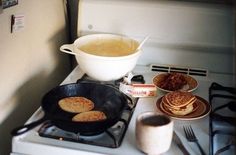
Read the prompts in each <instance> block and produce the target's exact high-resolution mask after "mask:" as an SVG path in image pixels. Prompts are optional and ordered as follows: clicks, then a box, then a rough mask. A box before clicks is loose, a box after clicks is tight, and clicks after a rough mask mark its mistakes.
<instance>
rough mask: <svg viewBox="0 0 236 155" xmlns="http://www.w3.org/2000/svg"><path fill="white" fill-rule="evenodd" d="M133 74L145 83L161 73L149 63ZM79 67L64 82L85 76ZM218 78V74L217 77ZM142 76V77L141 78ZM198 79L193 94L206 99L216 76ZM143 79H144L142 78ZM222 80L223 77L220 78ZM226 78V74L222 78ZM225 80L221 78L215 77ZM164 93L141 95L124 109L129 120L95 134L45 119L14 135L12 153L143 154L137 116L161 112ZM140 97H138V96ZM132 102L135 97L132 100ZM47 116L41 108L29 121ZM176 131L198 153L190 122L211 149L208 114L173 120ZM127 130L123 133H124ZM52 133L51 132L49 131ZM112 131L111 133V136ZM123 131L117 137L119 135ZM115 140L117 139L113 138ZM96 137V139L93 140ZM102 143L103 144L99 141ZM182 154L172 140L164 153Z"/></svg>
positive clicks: (74, 154) (202, 142) (204, 146)
mask: <svg viewBox="0 0 236 155" xmlns="http://www.w3.org/2000/svg"><path fill="white" fill-rule="evenodd" d="M133 73H134V75H143V77H144V78H143V79H145V83H152V78H153V77H154V76H155V75H156V74H157V73H158V72H156V71H152V70H151V69H150V66H136V67H135V69H134V70H133ZM83 75H84V73H82V72H81V71H80V69H79V67H76V68H75V69H74V71H73V72H72V73H71V74H69V76H68V77H67V78H66V79H65V80H64V81H63V83H62V85H63V84H69V83H75V82H77V80H78V79H81V78H82V77H83ZM214 77H217V76H214ZM139 78H140V77H139ZM195 78H196V80H197V81H198V83H199V86H198V88H197V90H195V91H194V92H193V93H194V94H196V95H198V96H201V97H202V98H204V99H206V100H207V99H208V97H209V96H208V94H209V87H210V86H211V83H212V81H213V79H211V75H209V77H205V76H196V77H195ZM141 79H142V78H141ZM218 79H220V78H218ZM223 79H225V77H224V78H223ZM216 81H222V80H216ZM162 95H164V93H163V92H161V91H158V92H157V97H145V98H139V99H138V100H136V101H135V102H132V104H130V105H133V106H131V109H132V110H131V112H128V113H127V112H124V114H123V116H122V118H125V119H126V120H127V122H128V125H127V126H126V123H124V122H123V121H119V122H118V123H117V124H116V125H114V126H113V127H111V128H110V129H108V130H107V131H106V132H104V133H102V134H99V135H96V136H89V137H87V136H81V135H79V134H77V133H67V132H64V131H61V130H60V129H58V128H56V127H54V126H52V125H51V124H50V122H46V123H45V124H42V125H40V126H38V127H36V128H34V129H33V130H31V131H28V132H27V133H25V134H23V135H20V136H17V137H14V138H13V141H12V144H13V145H12V155H13V154H34V155H41V154H58V155H60V154H70V155H77V154H86V155H88V154H90V155H94V154H100V155H101V154H113V155H119V154H134V155H142V154H143V153H142V152H141V151H139V150H138V149H137V147H136V142H135V121H136V117H137V116H138V115H139V114H140V113H142V112H146V111H157V112H160V111H159V110H158V109H157V107H156V106H155V105H156V104H155V103H156V101H157V100H158V98H159V97H161V96H162ZM136 99H137V98H136ZM132 101H133V99H132ZM43 115H44V113H43V111H42V110H41V108H39V109H38V110H37V111H36V112H35V113H34V115H33V116H32V117H31V118H30V119H29V120H28V121H27V122H26V123H30V122H33V121H35V120H37V119H39V118H41V117H42V116H43ZM174 124H175V125H174V129H175V132H176V133H177V134H178V135H179V137H180V139H181V140H182V141H183V143H184V145H185V146H186V148H188V151H189V152H190V153H191V154H196V152H198V151H199V150H198V148H197V147H195V146H193V145H191V144H189V143H188V142H187V141H186V139H185V137H184V136H183V135H184V133H183V130H182V126H183V125H186V124H188V125H189V124H191V125H192V127H193V128H194V129H195V132H196V134H197V135H198V137H199V142H200V143H201V145H202V146H203V149H204V150H205V152H209V148H210V139H209V133H210V129H209V117H208V116H207V117H204V118H202V119H199V120H195V121H181V120H174ZM123 131H124V132H123ZM49 133H50V134H49ZM110 133H112V136H111V135H109V134H110ZM119 133H122V134H121V135H119V136H117V134H119ZM101 137H103V138H104V137H105V139H106V140H101V139H100V138H101ZM98 139H99V140H98ZM114 139H116V140H114ZM94 140H96V141H94ZM100 142H101V143H100ZM172 154H181V151H180V150H179V148H178V147H177V146H176V145H175V144H174V143H172V144H171V149H170V150H169V151H168V152H166V153H165V154H164V155H172Z"/></svg>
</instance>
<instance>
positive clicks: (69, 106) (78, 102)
mask: <svg viewBox="0 0 236 155" xmlns="http://www.w3.org/2000/svg"><path fill="white" fill-rule="evenodd" d="M58 104H59V106H60V108H61V109H62V110H64V111H67V112H71V113H80V112H86V111H90V110H92V109H93V108H94V103H93V102H92V101H91V100H89V99H87V98H85V97H67V98H63V99H61V100H60V101H59V102H58Z"/></svg>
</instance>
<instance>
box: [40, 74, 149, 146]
mask: <svg viewBox="0 0 236 155" xmlns="http://www.w3.org/2000/svg"><path fill="white" fill-rule="evenodd" d="M132 81H133V82H135V83H145V81H144V78H143V76H142V75H136V76H134V77H133V78H132ZM78 82H79V83H80V82H95V83H101V84H106V85H111V86H114V87H115V88H119V83H120V82H122V79H119V80H116V81H108V82H100V81H95V80H93V79H91V78H90V77H88V76H87V75H86V74H85V75H84V76H83V77H82V78H81V79H79V80H77V83H78ZM127 97H128V96H127ZM128 98H129V102H130V103H129V104H128V108H125V109H124V110H123V112H122V115H121V118H120V120H119V121H118V122H117V123H116V124H115V125H113V126H112V127H110V128H109V129H107V130H106V131H105V132H103V133H99V134H98V135H93V136H84V135H80V133H72V132H68V131H64V130H62V129H60V128H58V127H56V126H54V125H53V124H52V123H51V122H50V121H48V122H45V123H44V124H43V125H42V126H41V127H40V129H39V130H38V133H39V135H40V136H41V137H47V138H53V139H57V140H61V141H71V142H76V143H83V144H90V145H96V146H103V147H110V148H117V147H119V146H120V145H121V143H122V140H123V137H124V135H125V133H126V130H127V128H128V124H129V122H130V120H131V117H132V114H133V111H134V109H135V106H136V103H137V102H138V98H132V97H128Z"/></svg>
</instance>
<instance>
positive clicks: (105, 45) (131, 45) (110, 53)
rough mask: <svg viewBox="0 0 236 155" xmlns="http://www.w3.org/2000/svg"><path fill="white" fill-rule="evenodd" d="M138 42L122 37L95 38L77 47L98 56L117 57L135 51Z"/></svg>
mask: <svg viewBox="0 0 236 155" xmlns="http://www.w3.org/2000/svg"><path fill="white" fill-rule="evenodd" d="M137 47H138V42H135V41H125V40H123V39H97V40H94V41H91V42H88V43H86V44H84V45H81V46H80V47H79V49H80V50H82V51H84V52H86V53H89V54H92V55H98V56H106V57H119V56H126V55H130V54H133V53H135V52H136V49H137Z"/></svg>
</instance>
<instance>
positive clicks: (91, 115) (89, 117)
mask: <svg viewBox="0 0 236 155" xmlns="http://www.w3.org/2000/svg"><path fill="white" fill-rule="evenodd" d="M105 119H107V117H106V115H105V113H104V112H102V111H95V110H94V111H87V112H82V113H79V114H77V115H75V116H74V117H73V118H72V121H74V122H92V121H101V120H105Z"/></svg>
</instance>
